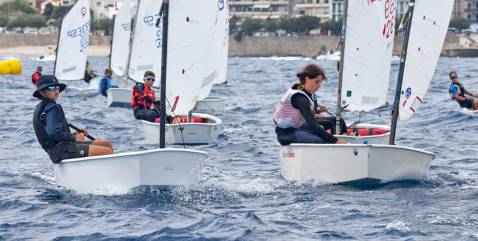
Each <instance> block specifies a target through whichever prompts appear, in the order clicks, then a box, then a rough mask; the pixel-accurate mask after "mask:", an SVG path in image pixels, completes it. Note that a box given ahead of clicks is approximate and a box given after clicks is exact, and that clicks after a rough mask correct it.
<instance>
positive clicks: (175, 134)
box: [143, 113, 222, 145]
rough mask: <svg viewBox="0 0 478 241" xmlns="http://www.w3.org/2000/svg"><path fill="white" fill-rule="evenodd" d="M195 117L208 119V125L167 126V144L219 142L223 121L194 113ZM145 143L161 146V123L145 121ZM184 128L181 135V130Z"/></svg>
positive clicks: (184, 124) (183, 124) (185, 124)
mask: <svg viewBox="0 0 478 241" xmlns="http://www.w3.org/2000/svg"><path fill="white" fill-rule="evenodd" d="M192 115H193V117H202V118H205V119H207V123H182V124H180V125H178V124H166V133H165V141H166V144H183V140H184V144H190V145H191V144H192V145H195V144H210V143H214V142H216V141H217V136H218V135H219V131H220V130H221V125H222V121H221V119H219V118H217V117H215V116H212V115H208V114H200V113H193V114H192ZM143 127H144V143H145V144H159V123H153V122H149V121H143ZM181 127H183V128H184V129H183V131H182V134H181V130H180V128H181Z"/></svg>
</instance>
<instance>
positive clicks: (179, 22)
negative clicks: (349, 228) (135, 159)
mask: <svg viewBox="0 0 478 241" xmlns="http://www.w3.org/2000/svg"><path fill="white" fill-rule="evenodd" d="M155 4H156V1H154V0H145V1H142V2H141V3H140V6H139V13H138V19H147V16H152V17H153V16H154V17H153V18H152V19H151V21H152V23H155V22H156V21H157V18H156V16H157V15H156V13H157V11H159V8H157V9H156V11H153V12H152V9H154V8H155ZM170 6H171V10H170V15H169V27H168V28H169V29H171V30H172V31H169V32H168V35H169V36H168V40H169V45H168V49H167V58H168V62H167V66H168V68H167V73H166V75H167V76H166V78H167V79H168V81H167V89H168V91H167V92H166V95H167V99H168V100H175V102H174V104H173V106H171V109H172V110H173V111H174V113H173V115H175V116H176V117H175V118H174V119H177V118H179V117H180V116H186V115H188V114H189V113H190V111H192V110H193V109H194V107H195V106H196V103H197V100H198V97H199V95H200V91H201V89H202V86H203V81H204V76H205V75H206V70H207V61H206V60H207V57H208V56H209V53H210V52H211V51H213V50H214V48H216V47H217V46H214V44H213V43H214V42H213V41H212V40H213V37H214V34H213V33H214V29H215V21H216V13H217V11H219V10H218V5H217V2H215V1H207V0H198V1H186V0H177V1H176V0H175V1H172V2H171V5H170ZM197 9H201V11H197ZM185 19H186V20H188V19H189V21H185ZM141 26H142V27H141ZM140 28H141V29H145V30H144V31H141V32H142V34H143V35H144V36H145V37H143V38H136V36H137V35H136V31H139V29H140ZM158 29H159V30H158ZM160 30H161V28H156V27H155V26H154V25H153V26H152V27H151V26H149V25H148V23H147V22H143V21H141V22H140V23H137V27H136V28H135V38H134V40H133V50H132V54H131V63H130V76H135V75H140V76H142V73H143V72H144V70H148V69H149V70H153V71H155V72H156V73H158V71H157V70H158V67H160V66H161V62H162V61H163V60H162V59H160V58H159V57H161V51H162V48H160V47H158V44H157V41H161V40H163V39H164V38H162V37H161V35H158V34H157V32H158V31H160ZM173 30H174V31H173ZM146 36H147V37H146ZM158 39H159V40H158ZM146 41H150V42H146ZM185 56H187V58H185ZM163 57H164V55H163ZM148 59H151V61H145V60H148ZM159 60H161V61H159ZM133 79H135V77H133ZM154 84H155V86H156V87H159V86H158V85H157V84H159V83H157V82H155V83H154ZM209 90H210V89H209ZM164 104H166V103H164ZM192 117H193V118H192V120H194V119H195V118H200V119H201V120H202V121H200V122H190V123H182V124H181V126H182V127H184V130H183V131H182V134H180V135H178V133H177V132H178V130H179V128H180V127H179V125H175V124H172V123H168V124H166V128H165V130H164V131H166V132H170V131H171V132H173V133H166V135H165V136H167V137H171V136H174V138H168V139H167V141H166V142H168V143H171V142H172V143H184V144H199V143H201V144H207V143H212V142H215V141H216V140H217V136H218V134H219V131H220V126H221V123H222V122H221V120H220V119H219V118H217V117H214V116H212V115H206V114H197V113H193V114H192ZM179 122H180V123H181V122H182V121H179ZM143 126H144V134H145V143H149V144H156V143H158V141H159V134H160V133H161V130H159V125H158V124H157V123H154V122H147V121H143ZM154 130H155V131H154ZM177 137H181V138H177ZM182 140H184V142H183V141H182ZM170 141H171V142H170Z"/></svg>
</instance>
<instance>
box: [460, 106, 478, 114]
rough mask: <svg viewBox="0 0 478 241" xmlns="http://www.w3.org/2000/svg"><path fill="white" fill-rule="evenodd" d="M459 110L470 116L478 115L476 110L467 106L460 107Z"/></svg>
mask: <svg viewBox="0 0 478 241" xmlns="http://www.w3.org/2000/svg"><path fill="white" fill-rule="evenodd" d="M461 112H463V113H465V114H467V115H471V116H478V110H470V109H468V108H462V109H461Z"/></svg>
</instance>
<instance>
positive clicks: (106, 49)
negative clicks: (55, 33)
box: [0, 45, 110, 57]
mask: <svg viewBox="0 0 478 241" xmlns="http://www.w3.org/2000/svg"><path fill="white" fill-rule="evenodd" d="M55 48H56V45H46V46H18V47H10V48H0V56H26V57H38V56H41V55H50V54H54V53H55V52H54V49H55ZM109 54H110V46H108V45H92V46H89V48H88V56H90V57H106V56H109Z"/></svg>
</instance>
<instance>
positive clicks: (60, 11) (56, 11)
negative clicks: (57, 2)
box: [51, 6, 73, 19]
mask: <svg viewBox="0 0 478 241" xmlns="http://www.w3.org/2000/svg"><path fill="white" fill-rule="evenodd" d="M72 7H73V6H58V7H54V8H53V13H52V15H51V17H53V18H54V19H59V18H63V17H65V15H66V14H67V13H68V11H70V9H71V8H72Z"/></svg>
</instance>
